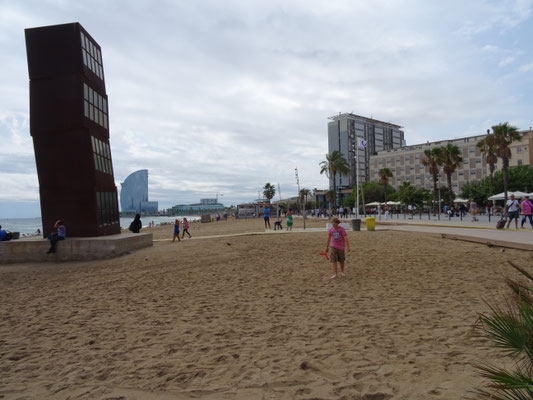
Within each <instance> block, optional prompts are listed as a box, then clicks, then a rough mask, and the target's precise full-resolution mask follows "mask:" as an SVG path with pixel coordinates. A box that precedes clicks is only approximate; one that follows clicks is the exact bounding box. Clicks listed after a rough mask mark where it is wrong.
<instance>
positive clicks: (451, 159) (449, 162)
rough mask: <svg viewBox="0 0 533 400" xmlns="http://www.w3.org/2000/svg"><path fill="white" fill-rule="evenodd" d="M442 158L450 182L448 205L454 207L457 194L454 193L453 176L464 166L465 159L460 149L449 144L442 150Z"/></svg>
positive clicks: (443, 167)
mask: <svg viewBox="0 0 533 400" xmlns="http://www.w3.org/2000/svg"><path fill="white" fill-rule="evenodd" d="M440 158H441V164H442V170H443V171H444V173H445V174H446V179H447V182H448V193H447V194H448V196H447V198H448V205H452V204H453V200H454V199H455V194H454V193H453V189H452V174H453V173H454V172H455V171H456V170H457V168H459V167H460V166H461V165H462V164H463V157H461V151H460V150H459V147H457V146H456V145H454V144H451V143H448V144H447V145H446V146H444V147H443V148H442V150H441V153H440ZM441 194H442V193H441Z"/></svg>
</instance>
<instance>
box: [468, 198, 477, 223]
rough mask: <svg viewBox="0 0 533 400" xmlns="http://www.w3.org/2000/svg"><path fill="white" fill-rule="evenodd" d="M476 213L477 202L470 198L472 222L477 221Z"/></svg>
mask: <svg viewBox="0 0 533 400" xmlns="http://www.w3.org/2000/svg"><path fill="white" fill-rule="evenodd" d="M477 213H478V209H477V203H476V202H475V201H474V200H470V214H472V222H474V221H479V220H478V219H477Z"/></svg>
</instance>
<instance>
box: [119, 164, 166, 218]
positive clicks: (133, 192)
mask: <svg viewBox="0 0 533 400" xmlns="http://www.w3.org/2000/svg"><path fill="white" fill-rule="evenodd" d="M121 185H122V189H121V191H120V209H121V211H122V212H123V213H143V214H144V213H155V212H157V210H158V202H157V201H148V170H147V169H141V170H139V171H135V172H133V173H132V174H130V175H129V176H128V177H127V178H126V180H125V181H124V182H123V183H121Z"/></svg>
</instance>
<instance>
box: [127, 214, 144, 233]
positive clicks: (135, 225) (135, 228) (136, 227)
mask: <svg viewBox="0 0 533 400" xmlns="http://www.w3.org/2000/svg"><path fill="white" fill-rule="evenodd" d="M142 227H143V223H142V222H141V214H135V218H133V221H131V224H130V227H129V228H128V229H129V230H130V231H132V232H133V233H139V232H140V231H141V228H142Z"/></svg>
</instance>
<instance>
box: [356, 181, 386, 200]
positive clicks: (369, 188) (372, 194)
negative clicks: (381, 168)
mask: <svg viewBox="0 0 533 400" xmlns="http://www.w3.org/2000/svg"><path fill="white" fill-rule="evenodd" d="M362 186H363V192H364V193H365V202H366V203H373V202H375V201H377V202H379V203H382V202H383V200H384V199H385V188H384V187H383V185H382V184H381V183H379V182H366V183H363V185H362ZM391 189H392V188H391ZM354 194H355V189H354ZM359 200H361V199H359Z"/></svg>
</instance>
